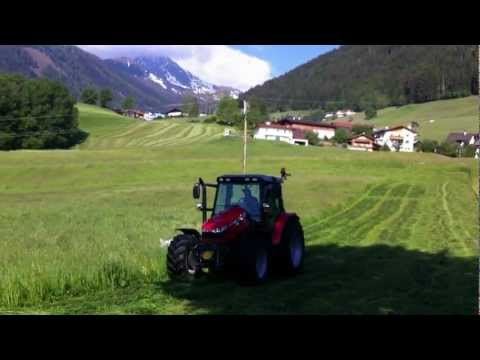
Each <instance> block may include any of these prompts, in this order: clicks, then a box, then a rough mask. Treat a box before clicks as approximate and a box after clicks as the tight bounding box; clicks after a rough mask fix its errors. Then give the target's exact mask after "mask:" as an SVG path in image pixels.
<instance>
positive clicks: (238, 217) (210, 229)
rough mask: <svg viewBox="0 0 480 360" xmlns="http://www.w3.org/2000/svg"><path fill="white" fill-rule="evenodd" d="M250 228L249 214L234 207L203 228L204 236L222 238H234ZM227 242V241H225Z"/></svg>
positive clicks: (211, 219) (213, 218) (209, 221)
mask: <svg viewBox="0 0 480 360" xmlns="http://www.w3.org/2000/svg"><path fill="white" fill-rule="evenodd" d="M246 226H248V220H247V213H246V211H245V210H244V209H243V208H241V207H240V206H234V207H232V208H230V209H228V210H226V211H223V212H221V213H219V214H216V215H215V216H213V217H212V218H210V219H209V220H207V221H206V222H205V223H204V224H203V226H202V232H203V234H204V235H207V236H209V235H213V236H215V237H222V236H226V235H229V236H228V237H231V236H234V235H235V234H237V233H238V232H240V231H242V230H243V229H244V228H245V227H246ZM225 240H227V239H225Z"/></svg>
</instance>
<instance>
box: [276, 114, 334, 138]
mask: <svg viewBox="0 0 480 360" xmlns="http://www.w3.org/2000/svg"><path fill="white" fill-rule="evenodd" d="M277 124H278V125H281V126H283V127H285V128H287V129H294V130H301V131H303V132H307V131H312V132H314V133H316V134H317V135H318V138H319V139H320V140H325V139H327V140H330V139H331V138H333V137H334V136H335V129H336V127H335V125H332V124H327V123H322V122H316V121H307V120H290V119H283V120H280V121H278V122H277Z"/></svg>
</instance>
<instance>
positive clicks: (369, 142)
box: [347, 134, 380, 152]
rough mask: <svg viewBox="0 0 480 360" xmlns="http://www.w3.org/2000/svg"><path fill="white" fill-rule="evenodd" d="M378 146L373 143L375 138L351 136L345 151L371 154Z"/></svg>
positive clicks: (362, 135) (363, 135) (361, 135)
mask: <svg viewBox="0 0 480 360" xmlns="http://www.w3.org/2000/svg"><path fill="white" fill-rule="evenodd" d="M379 148H380V146H379V145H378V144H377V143H376V142H375V138H374V137H372V136H368V135H365V134H360V135H356V136H353V137H352V138H350V140H349V141H348V146H347V149H349V150H355V151H368V152H372V151H374V150H378V149H379Z"/></svg>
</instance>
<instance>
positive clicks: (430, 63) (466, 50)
mask: <svg viewBox="0 0 480 360" xmlns="http://www.w3.org/2000/svg"><path fill="white" fill-rule="evenodd" d="M472 94H478V46H477V45H345V46H341V47H340V48H339V49H336V50H334V51H332V52H329V53H327V54H324V55H322V56H320V57H318V58H316V59H314V60H312V61H310V62H308V63H307V64H304V65H302V66H300V67H298V68H296V69H294V70H292V71H290V72H289V73H287V74H285V75H283V76H280V77H278V78H275V79H272V80H270V81H267V82H266V83H265V84H263V85H260V86H257V87H254V88H253V89H251V90H249V91H247V92H246V93H245V94H244V95H243V96H245V97H247V98H248V97H250V96H258V97H259V98H263V99H268V106H269V110H270V111H289V110H304V109H319V108H321V109H323V110H325V111H328V109H342V108H351V109H352V110H354V111H366V110H369V113H371V114H373V112H374V110H376V109H381V108H385V107H387V106H402V105H406V104H410V103H422V102H427V101H434V100H439V99H449V98H458V97H465V96H469V95H472Z"/></svg>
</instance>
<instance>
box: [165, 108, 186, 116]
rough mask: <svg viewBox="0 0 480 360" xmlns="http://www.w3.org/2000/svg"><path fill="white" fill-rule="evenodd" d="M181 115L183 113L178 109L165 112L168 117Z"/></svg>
mask: <svg viewBox="0 0 480 360" xmlns="http://www.w3.org/2000/svg"><path fill="white" fill-rule="evenodd" d="M182 115H183V112H182V110H180V109H172V110H170V111H169V112H167V116H168V117H180V116H182Z"/></svg>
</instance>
